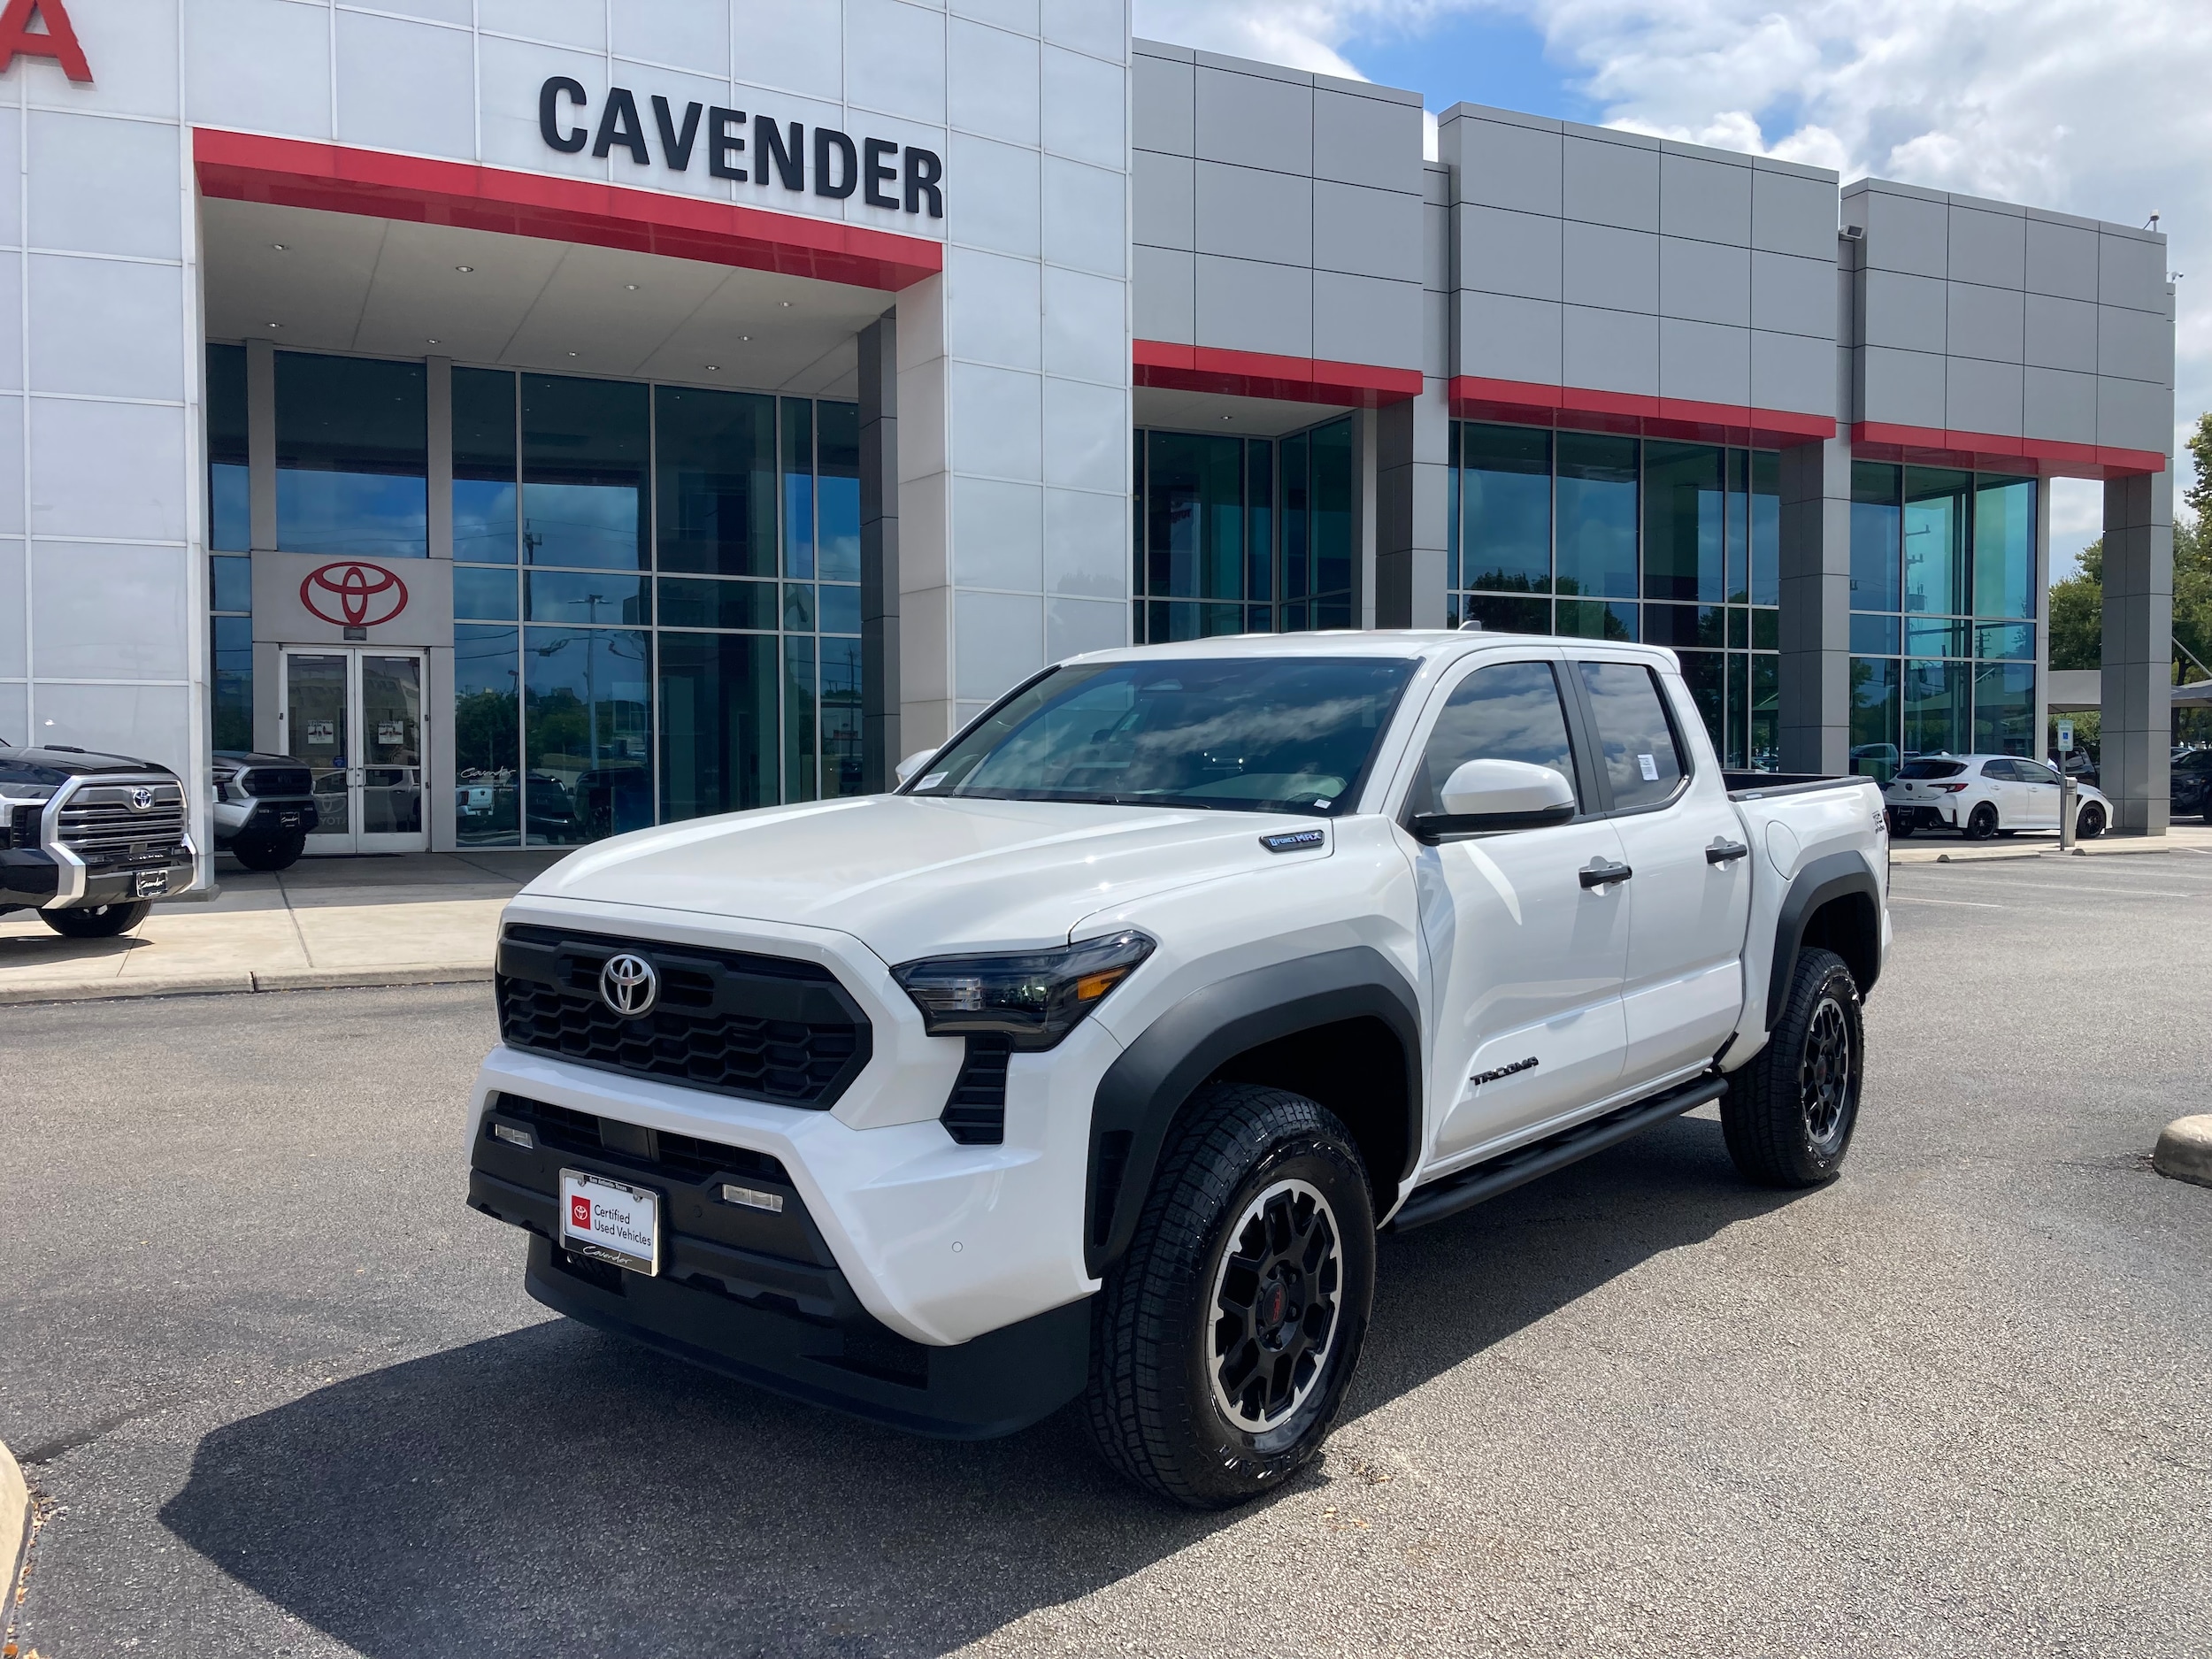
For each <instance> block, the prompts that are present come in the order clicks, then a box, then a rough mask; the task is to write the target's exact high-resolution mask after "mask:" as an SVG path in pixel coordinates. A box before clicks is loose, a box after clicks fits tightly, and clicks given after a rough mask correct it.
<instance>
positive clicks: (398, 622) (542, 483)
mask: <svg viewBox="0 0 2212 1659" xmlns="http://www.w3.org/2000/svg"><path fill="white" fill-rule="evenodd" d="M0 53H4V55H5V57H6V63H5V66H4V69H0V96H4V97H5V98H6V99H7V100H8V103H9V105H10V108H11V109H12V113H9V114H7V115H5V116H4V118H0V150H5V151H6V152H7V153H5V154H4V155H0V194H4V199H0V237H5V238H8V239H11V241H12V246H11V247H9V248H8V250H7V251H5V252H0V309H4V310H6V311H8V312H9V313H10V314H12V315H13V316H14V317H15V318H17V319H19V325H20V326H19V327H17V328H12V329H8V330H5V331H0V341H4V343H0V455H4V456H7V457H16V458H15V459H14V460H12V461H10V462H8V463H7V464H5V465H0V595H20V603H13V602H12V600H9V599H5V598H0V737H5V738H6V739H7V740H8V741H11V742H15V743H23V742H38V743H50V742H60V743H72V744H77V745H81V746H84V747H88V748H94V749H119V750H121V751H124V752H126V753H131V754H136V755H142V756H145V757H150V758H152V759H155V760H158V761H160V762H163V763H165V764H168V765H171V766H173V767H175V768H176V769H177V770H178V771H179V772H182V773H185V774H186V775H187V776H188V780H189V781H190V794H191V795H192V797H193V798H194V799H196V800H198V801H200V802H202V803H203V805H202V806H201V808H200V810H201V812H202V814H203V817H202V820H201V823H202V830H203V833H202V835H201V837H200V841H201V845H202V846H203V847H205V846H206V845H207V837H206V835H205V833H204V830H205V818H204V814H205V812H206V810H207V809H206V807H205V805H204V803H205V801H206V799H207V797H208V795H209V792H210V788H211V752H212V751H219V750H229V749H263V750H273V751H278V752H283V753H288V754H291V755H294V756H296V757H300V758H301V759H303V760H304V761H306V762H307V763H308V764H310V765H311V767H312V768H313V770H314V772H315V773H316V776H317V779H318V793H319V798H320V800H321V802H322V813H321V817H322V826H321V833H319V834H318V835H317V837H316V838H315V839H314V840H313V841H311V850H315V851H320V852H330V853H343V852H357V851H384V850H405V849H456V848H471V847H481V848H497V847H517V846H561V845H569V844H575V843H580V842H582V841H589V840H593V839H595V838H597V837H599V836H602V835H605V834H609V833H618V832H620V831H623V830H626V829H631V828H636V827H641V826H646V825H649V824H652V823H656V822H666V821H672V820H677V819H681V818H689V817H694V816H697V815H700V814H703V813H710V812H718V811H726V810H736V809H740V808H745V807H750V806H757V805H762V804H766V803H776V802H781V801H798V800H809V799H814V798H817V797H820V796H826V795H849V794H856V793H862V792H867V791H872V790H876V789H879V788H881V787H884V785H885V781H886V779H887V776H888V774H889V772H890V769H891V767H892V766H893V765H894V764H895V763H896V761H897V759H898V757H900V756H902V755H903V754H905V753H908V752H910V751H913V750H916V749H926V748H928V747H931V746H933V745H934V744H937V743H939V742H941V741H943V740H944V739H945V738H946V737H947V736H948V735H949V734H950V733H952V732H953V731H954V730H956V728H957V727H958V726H960V724H961V723H962V722H964V721H965V720H966V719H968V718H971V717H972V716H973V715H975V714H976V713H977V712H979V710H982V709H983V708H984V707H986V706H987V703H989V702H990V701H991V700H992V699H993V698H995V697H996V696H997V695H999V694H1001V693H1002V692H1003V691H1005V690H1006V689H1008V688H1009V687H1011V686H1013V685H1015V684H1016V683H1018V681H1020V680H1022V679H1023V678H1024V677H1025V676H1026V675H1028V674H1030V673H1032V672H1035V671H1036V670H1038V669H1039V668H1041V667H1042V666H1043V665H1044V664H1048V663H1049V662H1052V661H1054V660H1055V659H1056V658H1059V657H1065V656H1068V655H1071V654H1072V653H1076V652H1080V651H1087V650H1093V649H1099V648H1102V647H1108V646H1118V645H1122V644H1125V643H1127V642H1129V641H1139V642H1143V641H1165V640H1187V639H1191V638H1194V637H1202V636H1209V635H1215V634H1238V633H1246V632H1255V631H1266V632H1296V631H1301V630H1310V629H1324V628H1344V627H1445V626H1459V625H1461V624H1463V623H1466V622H1477V623H1479V624H1480V625H1481V626H1483V627H1485V628H1486V629H1491V630H1503V631H1514V632H1531V633H1549V632H1554V631H1555V632H1558V633H1562V634H1579V635H1585V636H1592V637H1605V638H1616V639H1636V640H1644V641H1654V642H1657V643H1661V644H1664V645H1667V646H1670V647H1672V648H1675V649H1678V651H1679V652H1680V654H1681V658H1682V662H1683V664H1684V668H1685V671H1686V674H1687V676H1688V680H1689V682H1690V684H1691V686H1692V687H1693V688H1694V691H1695V693H1696V696H1697V699H1698V702H1699V703H1700V705H1701V708H1702V710H1703V711H1704V714H1705V718H1706V720H1707V723H1708V726H1709V729H1710V731H1711V733H1712V735H1713V737H1714V740H1715V741H1716V743H1717V746H1718V748H1719V749H1720V750H1721V753H1722V754H1723V756H1724V758H1725V759H1726V760H1727V761H1728V762H1729V763H1730V764H1736V765H1742V766H1750V767H1756V768H1770V769H1782V770H1789V771H1815V770H1817V771H1826V772H1840V771H1845V770H1849V769H1852V768H1853V767H1857V768H1858V769H1860V770H1864V771H1872V772H1877V773H1880V774H1886V772H1887V770H1888V769H1889V768H1890V767H1892V766H1893V765H1894V764H1895V763H1896V760H1897V758H1898V757H1899V756H1900V755H1901V754H1909V753H1912V752H1915V751H1931V750H1937V749H1952V750H1964V749H1969V748H1974V749H1993V750H2003V751H2009V752H2014V753H2022V754H2032V753H2039V752H2040V751H2041V750H2042V749H2043V748H2044V741H2043V731H2044V719H2045V713H2046V709H2047V703H2048V701H2049V695H2048V689H2047V673H2046V672H2045V662H2046V657H2047V615H2046V603H2047V602H2046V596H2045V595H2046V592H2047V585H2048V583H2047V573H2048V561H2049V531H2048V517H2049V515H2048V512H2047V502H2046V495H2045V488H2044V481H2045V480H2047V479H2050V478H2053V477H2061V476H2068V477H2080V478H2093V479H2098V480H2103V483H2104V499H2105V525H2106V529H2105V565H2104V572H2105V577H2104V580H2105V589H2104V591H2105V603H2106V618H2105V630H2104V638H2105V652H2106V660H2105V667H2104V672H2103V686H2102V704H2103V710H2104V724H2103V779H2104V787H2105V789H2106V791H2107V793H2108V794H2110V795H2113V796H2114V797H2115V798H2116V802H2117V803H2118V808H2117V811H2118V826H2119V827H2121V828H2124V829H2136V830H2147V831H2151V832H2160V831H2162V830H2163V828H2164V826H2165V814H2166V804H2165V803H2166V791H2167V780H2166V755H2167V748H2166V744H2167V720H2168V713H2167V679H2168V672H2167V664H2168V658H2169V650H2170V647H2169V643H2168V641H2169V634H2170V593H2171V527H2170V526H2171V484H2170V465H2169V459H2168V452H2169V450H2170V446H2171V442H2172V432H2173V425H2174V421H2173V414H2174V411H2173V391H2172V386H2173V290H2172V288H2171V286H2170V283H2169V280H2168V273H2167V269H2166V246H2165V242H2164V239H2163V237H2162V236H2161V235H2159V234H2156V233H2155V232H2152V231H2145V230H2139V229H2137V228H2135V227H2132V226H2130V225H2120V224H2108V223H2102V222H2100V221H2097V220H2093V219H2081V218H2076V217H2073V216H2070V215H2067V214H2063V213H2056V212H2051V211H2043V210H2040V209H2037V208H2032V207H2026V206H2021V205H2016V204H2009V203H2003V202H1994V201H1987V200H1981V199H1977V198H1970V197H1966V196H1955V195H1945V194H1942V193H1939V192H1934V191H1930V190H1925V189H1921V188H1914V187H1911V186H1909V185H1903V184H1896V183H1892V182H1888V181H1885V180H1863V181H1859V182H1855V183H1852V184H1849V185H1848V186H1842V185H1841V184H1840V182H1839V180H1838V178H1837V177H1836V175H1834V174H1832V173H1824V172H1822V171H1821V170H1819V169H1817V168H1812V167H1806V166H1801V165H1793V164H1792V163H1788V162H1783V161H1777V160H1772V159H1769V158H1767V157H1753V156H1747V155H1739V154H1734V153H1731V152H1727V151H1722V150H1708V149H1701V148H1697V147H1694V146H1691V145H1686V144H1680V143H1675V142H1666V141H1662V140H1658V139H1653V138H1648V137H1644V136H1640V135H1638V134H1632V133H1625V132H1617V131H1613V130H1610V129H1606V128H1599V127H1582V126H1578V125H1575V124H1573V123H1567V122H1561V121H1556V120H1552V119H1546V118H1542V117H1537V116H1526V115H1519V114H1515V113H1512V112H1509V111H1501V110H1493V109H1487V108H1479V107H1475V106H1471V105H1467V104H1461V105H1458V106H1455V107H1453V108H1450V109H1448V110H1446V111H1443V112H1442V113H1441V114H1440V115H1438V116H1437V117H1436V118H1435V120H1434V122H1433V125H1432V127H1431V125H1430V123H1428V122H1427V121H1426V120H1425V116H1424V112H1423V104H1422V99H1421V96H1420V95H1419V94H1418V93H1416V92H1409V91H1399V90H1394V89H1391V88H1383V87H1377V86H1371V85H1367V84H1363V83H1360V82H1355V81H1342V80H1337V79H1333V78H1332V77H1329V76H1326V75H1317V74H1310V73H1304V72H1302V71H1295V70H1290V69H1285V68H1281V67H1278V66H1275V65H1267V64H1260V63H1253V62H1248V61H1244V60H1240V59H1235V58H1222V57H1217V56H1214V55H1212V54H1210V53H1206V52H1202V51H1193V50H1187V49H1185V48H1181V47H1178V46H1171V45H1161V44H1156V43H1153V42H1147V41H1141V40H1133V39H1132V38H1131V35H1130V32H1129V26H1128V19H1127V12H1126V10H1125V5H1124V4H1121V0H951V3H950V4H945V5H938V6H932V5H928V4H914V3H911V0H842V4H839V3H838V0H809V3H808V4H790V0H388V4H382V5H379V6H376V7H373V8H371V7H354V6H349V5H342V4H339V5H334V4H320V3H316V0H41V4H37V5H30V4H22V3H20V0H19V4H12V5H10V6H9V7H8V8H7V10H6V12H5V14H4V18H0ZM207 873H209V874H211V870H210V871H209V872H207Z"/></svg>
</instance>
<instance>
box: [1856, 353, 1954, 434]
mask: <svg viewBox="0 0 2212 1659" xmlns="http://www.w3.org/2000/svg"><path fill="white" fill-rule="evenodd" d="M1859 357H1860V364H1859V369H1860V374H1861V376H1862V380H1861V388H1862V407H1861V408H1860V410H1859V411H1858V419H1862V420H1880V421H1887V422H1890V423H1892V424H1894V425H1897V426H1942V425H1943V407H1944V405H1943V358H1942V357H1941V356H1940V355H1939V353H1936V352H1931V351H1897V350H1893V349H1890V348H1888V347H1886V346H1867V347H1865V348H1863V349H1862V350H1861V352H1860V354H1859Z"/></svg>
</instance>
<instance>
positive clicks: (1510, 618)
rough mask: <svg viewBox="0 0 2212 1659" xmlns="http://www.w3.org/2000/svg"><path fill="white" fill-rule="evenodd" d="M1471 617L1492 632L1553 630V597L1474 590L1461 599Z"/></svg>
mask: <svg viewBox="0 0 2212 1659" xmlns="http://www.w3.org/2000/svg"><path fill="white" fill-rule="evenodd" d="M1461 603H1463V605H1464V606H1465V607H1466V617H1467V618H1468V619H1470V620H1472V621H1476V622H1479V623H1481V624H1482V626H1483V627H1484V628H1485V629H1486V631H1487V632H1489V633H1492V634H1549V633H1550V632H1551V601H1550V600H1548V599H1516V598H1513V597H1512V596H1510V595H1503V594H1470V595H1467V597H1466V598H1465V599H1464V600H1463V601H1462V602H1461Z"/></svg>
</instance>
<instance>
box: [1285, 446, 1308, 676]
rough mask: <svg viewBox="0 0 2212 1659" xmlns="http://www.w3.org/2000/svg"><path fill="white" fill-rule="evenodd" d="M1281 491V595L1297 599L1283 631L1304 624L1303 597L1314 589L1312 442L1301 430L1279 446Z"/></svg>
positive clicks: (1291, 631) (1294, 629) (1293, 630)
mask: <svg viewBox="0 0 2212 1659" xmlns="http://www.w3.org/2000/svg"><path fill="white" fill-rule="evenodd" d="M1276 458H1277V460H1278V461H1279V463H1280V471H1281V473H1282V492H1283V553H1282V559H1283V580H1282V596H1283V597H1284V598H1285V599H1286V600H1289V601H1293V602H1296V603H1295V605H1294V608H1286V609H1285V611H1284V612H1283V632H1284V633H1286V634H1295V633H1297V632H1299V631H1300V630H1302V628H1304V627H1305V626H1306V616H1307V613H1306V607H1305V605H1304V603H1303V601H1304V599H1305V597H1306V595H1308V594H1310V593H1311V592H1312V591H1313V477H1312V465H1313V445H1312V443H1311V442H1310V441H1309V440H1308V439H1307V437H1306V436H1305V434H1299V435H1298V436H1297V437H1294V438H1285V439H1284V440H1283V441H1282V442H1281V444H1280V445H1279V446H1278V452H1277V457H1276Z"/></svg>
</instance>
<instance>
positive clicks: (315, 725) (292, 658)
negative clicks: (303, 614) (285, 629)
mask: <svg viewBox="0 0 2212 1659" xmlns="http://www.w3.org/2000/svg"><path fill="white" fill-rule="evenodd" d="M347 708H348V698H347V695H346V659H345V657H343V656H342V655H326V656H312V655H310V654H308V653H306V652H303V651H288V652H287V653H285V657H284V728H285V741H286V749H285V752H286V753H287V754H288V755H290V756H291V757H292V758H293V759H294V760H296V761H300V762H303V763H304V764H305V765H306V767H307V773H308V787H310V788H311V790H312V791H313V793H314V796H315V810H316V818H317V823H316V826H315V827H316V833H318V834H322V835H347V834H350V833H352V831H353V815H352V812H351V811H350V810H349V799H350V797H349V795H348V794H347V790H346V767H347V766H348V764H349V760H348V757H349V756H350V755H351V754H352V753H353V748H352V743H351V741H350V739H351V733H349V731H348V729H347Z"/></svg>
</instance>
